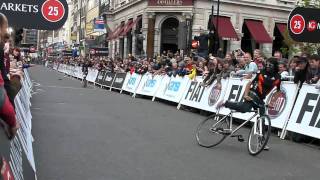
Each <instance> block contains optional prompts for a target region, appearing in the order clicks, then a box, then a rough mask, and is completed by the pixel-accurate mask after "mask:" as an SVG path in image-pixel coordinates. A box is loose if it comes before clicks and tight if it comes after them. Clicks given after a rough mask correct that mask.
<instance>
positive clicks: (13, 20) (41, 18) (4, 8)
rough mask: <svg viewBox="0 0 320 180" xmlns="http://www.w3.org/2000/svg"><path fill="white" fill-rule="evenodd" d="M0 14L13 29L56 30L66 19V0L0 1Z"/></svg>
mask: <svg viewBox="0 0 320 180" xmlns="http://www.w3.org/2000/svg"><path fill="white" fill-rule="evenodd" d="M0 12H1V13H3V14H4V15H6V16H7V18H8V21H9V26H11V27H14V28H26V29H38V30H56V29H59V28H61V27H62V26H63V25H64V23H65V22H66V20H67V18H68V4H67V1H66V0H15V1H12V0H1V3H0Z"/></svg>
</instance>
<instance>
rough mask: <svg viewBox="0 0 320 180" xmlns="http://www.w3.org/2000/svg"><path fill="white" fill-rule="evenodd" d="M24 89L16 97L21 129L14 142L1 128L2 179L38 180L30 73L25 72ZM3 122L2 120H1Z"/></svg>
mask: <svg viewBox="0 0 320 180" xmlns="http://www.w3.org/2000/svg"><path fill="white" fill-rule="evenodd" d="M21 84H22V88H21V90H20V91H19V93H18V94H17V96H16V97H15V106H16V109H15V110H16V117H17V120H18V122H19V123H20V126H21V128H20V129H19V130H18V132H17V135H16V136H15V137H14V139H13V140H11V141H10V140H9V139H8V137H7V136H6V135H5V133H4V132H3V131H4V129H3V128H1V131H2V132H1V133H0V157H1V159H0V161H1V162H0V165H1V167H0V169H1V178H0V179H10V180H11V179H13V178H14V179H15V180H36V179H37V176H36V165H35V161H34V155H33V147H32V143H33V141H34V139H33V137H32V134H31V129H32V121H31V119H32V115H31V110H30V106H31V103H30V99H31V90H32V82H31V80H30V77H29V73H28V71H27V70H26V69H25V70H24V79H23V80H21ZM1 121H2V120H1Z"/></svg>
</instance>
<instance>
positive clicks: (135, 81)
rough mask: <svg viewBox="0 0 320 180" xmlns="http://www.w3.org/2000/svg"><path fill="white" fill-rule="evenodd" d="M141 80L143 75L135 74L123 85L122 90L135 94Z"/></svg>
mask: <svg viewBox="0 0 320 180" xmlns="http://www.w3.org/2000/svg"><path fill="white" fill-rule="evenodd" d="M141 78H142V76H141V75H139V74H136V73H133V74H132V75H131V76H130V78H128V81H127V82H125V83H126V84H124V85H123V87H122V90H124V91H127V92H131V93H135V92H136V90H137V88H138V86H139V83H140V80H141Z"/></svg>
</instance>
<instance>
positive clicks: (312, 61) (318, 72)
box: [306, 54, 320, 84]
mask: <svg viewBox="0 0 320 180" xmlns="http://www.w3.org/2000/svg"><path fill="white" fill-rule="evenodd" d="M319 61H320V57H319V55H316V54H314V55H312V56H310V58H309V60H308V63H309V69H308V72H307V77H306V81H307V83H310V84H316V83H317V82H318V81H319V78H320V69H319Z"/></svg>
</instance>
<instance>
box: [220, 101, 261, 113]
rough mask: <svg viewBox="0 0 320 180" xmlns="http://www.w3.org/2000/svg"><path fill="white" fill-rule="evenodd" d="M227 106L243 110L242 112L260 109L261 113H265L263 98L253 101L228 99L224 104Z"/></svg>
mask: <svg viewBox="0 0 320 180" xmlns="http://www.w3.org/2000/svg"><path fill="white" fill-rule="evenodd" d="M224 106H225V107H227V108H229V109H232V110H235V111H238V112H241V113H246V112H250V111H252V109H255V110H256V109H259V111H260V115H264V114H265V107H264V102H263V101H262V100H261V101H260V102H256V103H255V102H253V101H246V100H245V101H242V102H231V101H227V102H226V103H225V104H224Z"/></svg>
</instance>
